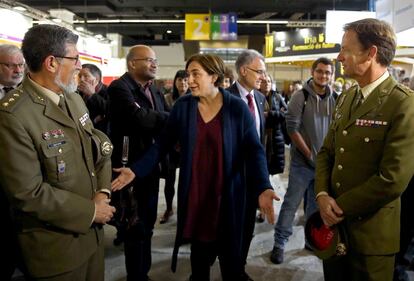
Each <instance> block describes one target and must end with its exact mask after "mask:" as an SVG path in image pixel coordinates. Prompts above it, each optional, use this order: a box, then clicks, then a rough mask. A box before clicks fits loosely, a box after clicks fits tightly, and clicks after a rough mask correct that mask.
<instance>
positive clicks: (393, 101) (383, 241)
mask: <svg viewBox="0 0 414 281" xmlns="http://www.w3.org/2000/svg"><path fill="white" fill-rule="evenodd" d="M357 93H358V88H357V87H353V88H351V89H350V90H349V91H348V92H344V93H343V94H342V95H341V96H340V97H339V98H338V102H337V105H336V111H335V114H334V121H333V123H332V124H331V126H330V129H329V132H328V135H327V136H326V138H325V141H324V144H323V146H322V148H321V150H320V152H319V154H318V157H317V163H316V178H315V192H316V193H319V192H327V193H328V194H329V195H330V196H332V197H333V198H335V199H336V202H337V203H338V205H339V207H340V208H341V209H342V210H343V211H344V215H345V220H344V222H343V224H344V226H345V230H346V233H347V235H348V240H349V244H350V247H351V249H352V250H354V251H356V252H358V253H361V254H366V255H388V254H393V253H396V252H398V250H399V228H400V195H401V193H402V192H403V191H404V189H405V188H406V186H407V184H408V182H409V180H410V179H411V177H412V176H413V172H414V161H413V159H414V93H413V92H412V91H410V90H409V89H408V88H406V87H403V86H401V85H398V84H397V82H396V81H395V80H394V79H393V78H392V77H388V78H387V79H386V80H385V81H384V82H382V83H381V84H380V85H379V86H378V87H376V88H375V89H374V90H373V91H372V92H371V93H370V94H369V96H368V97H367V98H366V100H365V101H364V102H363V103H362V104H361V105H360V106H359V107H358V108H357V109H356V111H354V112H353V113H351V107H352V104H353V101H354V99H355V97H356V95H357Z"/></svg>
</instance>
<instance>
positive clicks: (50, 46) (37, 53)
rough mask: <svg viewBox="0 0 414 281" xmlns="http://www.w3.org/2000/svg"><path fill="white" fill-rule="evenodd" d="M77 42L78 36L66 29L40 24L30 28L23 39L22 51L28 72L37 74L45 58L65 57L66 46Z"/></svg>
mask: <svg viewBox="0 0 414 281" xmlns="http://www.w3.org/2000/svg"><path fill="white" fill-rule="evenodd" d="M77 42H78V35H76V34H75V33H73V32H72V31H70V30H69V29H67V28H64V27H61V26H58V25H52V24H40V25H36V26H33V27H32V28H30V29H29V30H28V31H27V32H26V34H25V35H24V38H23V43H22V51H23V56H24V59H25V60H26V64H27V66H28V67H29V69H30V71H33V72H38V71H40V69H41V68H42V63H43V61H44V60H45V59H46V57H48V56H50V55H53V56H65V55H66V47H67V46H66V45H67V44H75V45H76V43H77Z"/></svg>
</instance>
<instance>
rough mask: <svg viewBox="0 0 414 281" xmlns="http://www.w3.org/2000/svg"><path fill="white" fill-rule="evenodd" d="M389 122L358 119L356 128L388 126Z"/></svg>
mask: <svg viewBox="0 0 414 281" xmlns="http://www.w3.org/2000/svg"><path fill="white" fill-rule="evenodd" d="M387 124H388V122H387V121H380V120H367V119H357V120H356V121H355V125H356V126H360V127H379V126H387Z"/></svg>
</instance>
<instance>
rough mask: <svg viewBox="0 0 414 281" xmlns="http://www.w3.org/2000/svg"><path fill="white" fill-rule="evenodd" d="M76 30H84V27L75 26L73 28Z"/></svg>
mask: <svg viewBox="0 0 414 281" xmlns="http://www.w3.org/2000/svg"><path fill="white" fill-rule="evenodd" d="M75 29H76V30H77V31H81V32H82V31H85V28H83V26H77V27H76V28H75Z"/></svg>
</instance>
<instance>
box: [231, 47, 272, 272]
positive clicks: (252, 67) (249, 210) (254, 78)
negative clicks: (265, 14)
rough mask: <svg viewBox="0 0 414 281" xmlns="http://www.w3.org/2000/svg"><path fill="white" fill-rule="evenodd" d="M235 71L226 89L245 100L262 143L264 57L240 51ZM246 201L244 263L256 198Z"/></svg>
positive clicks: (247, 51) (252, 223)
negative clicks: (236, 76) (261, 88)
mask: <svg viewBox="0 0 414 281" xmlns="http://www.w3.org/2000/svg"><path fill="white" fill-rule="evenodd" d="M236 71H237V74H238V80H237V81H236V82H235V83H234V84H233V85H231V86H230V87H229V88H227V90H228V91H229V92H231V93H232V94H234V95H236V96H238V97H240V98H241V99H242V100H243V101H244V102H246V104H247V106H248V108H249V110H250V112H251V114H252V115H253V117H254V120H255V122H256V131H257V134H258V135H259V138H260V141H261V143H262V144H263V145H264V130H265V116H264V106H265V103H266V98H265V96H264V95H263V94H262V93H260V92H259V91H258V90H259V89H260V84H261V82H262V80H264V79H266V66H265V63H264V57H263V56H262V55H261V54H260V53H259V52H257V51H256V50H250V49H249V50H246V51H244V52H242V53H241V54H240V55H239V57H238V58H237V60H236ZM248 198H255V197H254V196H253V195H251V196H249V195H248ZM246 202H247V206H246V223H245V228H244V235H243V244H242V254H243V259H244V264H246V259H247V255H248V253H249V248H250V243H251V241H252V238H253V232H254V225H255V219H256V209H257V200H247V201H246ZM243 272H244V273H243V274H244V276H243V278H244V279H245V280H252V279H251V278H250V277H249V276H248V275H247V273H246V272H245V270H244V271H243Z"/></svg>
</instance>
